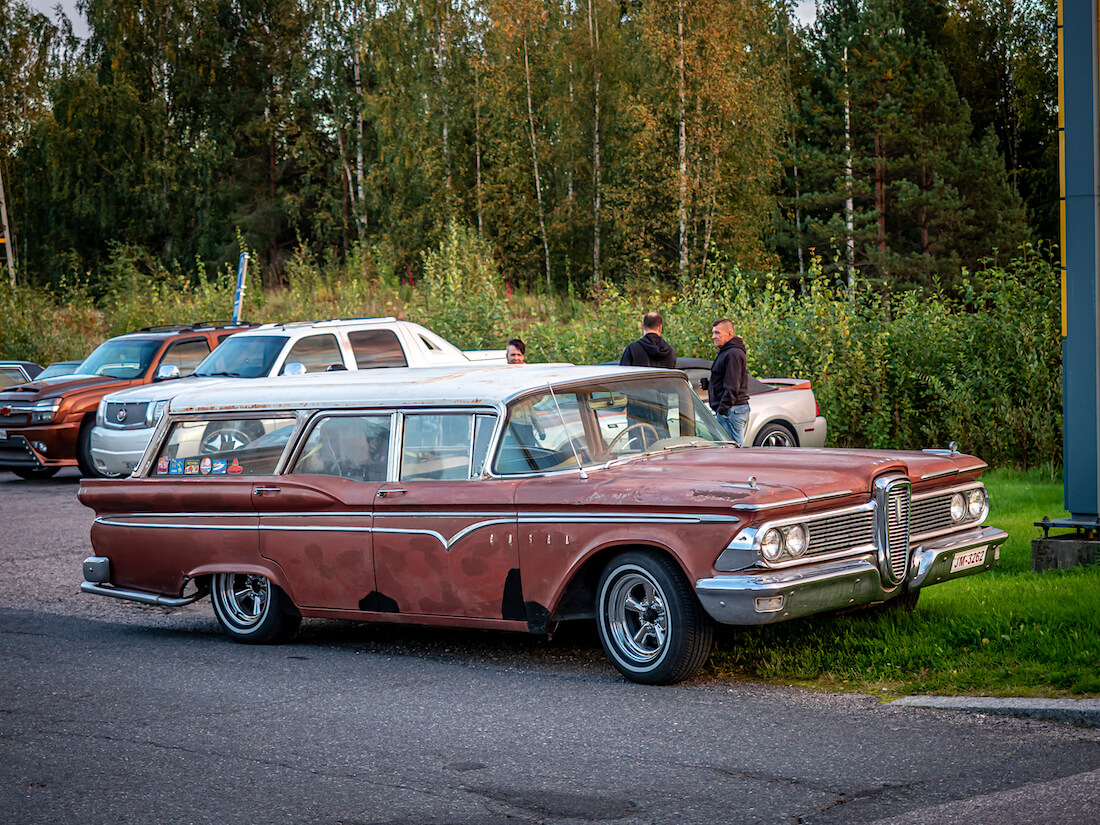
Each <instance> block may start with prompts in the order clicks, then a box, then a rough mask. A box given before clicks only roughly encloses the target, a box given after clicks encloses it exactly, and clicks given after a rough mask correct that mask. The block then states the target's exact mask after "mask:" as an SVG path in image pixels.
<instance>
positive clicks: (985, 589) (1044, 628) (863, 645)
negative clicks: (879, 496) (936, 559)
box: [710, 470, 1100, 698]
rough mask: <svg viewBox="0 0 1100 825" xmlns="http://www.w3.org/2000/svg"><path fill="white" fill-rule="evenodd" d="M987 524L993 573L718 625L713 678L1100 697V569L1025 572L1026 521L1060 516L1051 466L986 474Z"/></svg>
mask: <svg viewBox="0 0 1100 825" xmlns="http://www.w3.org/2000/svg"><path fill="white" fill-rule="evenodd" d="M986 483H987V486H988V488H989V490H990V496H991V501H992V504H991V513H990V516H989V519H988V523H990V524H993V525H995V526H997V527H1000V528H1002V529H1005V530H1007V531H1008V533H1009V536H1010V538H1009V541H1008V542H1007V543H1006V544H1005V546H1004V548H1003V549H1002V554H1001V566H1000V569H999V570H996V571H994V572H991V573H985V574H982V575H978V576H973V577H969V578H964V579H957V580H955V581H951V582H946V583H944V584H939V585H935V586H932V587H928V588H926V589H925V590H924V592H923V593H922V594H921V598H920V603H919V604H918V606H917V608H916V610H914V611H912V612H905V611H903V610H898V609H895V608H892V607H890V606H881V607H877V608H872V609H869V610H860V611H854V612H850V613H844V614H839V615H829V616H817V617H812V618H807V619H798V620H794V621H790V622H785V623H782V624H777V625H772V626H767V627H747V628H725V629H723V631H722V632H721V634H720V636H719V644H718V648H717V650H716V651H715V654H714V655H713V656H712V657H711V663H710V667H711V669H712V670H713V675H716V676H725V677H734V678H736V677H744V678H754V679H762V680H765V681H769V682H776V683H784V684H800V685H804V686H809V687H814V688H820V689H824V690H845V691H854V692H860V693H877V694H880V695H883V696H884V697H889V698H893V697H894V696H897V695H900V694H914V693H917V694H920V693H924V694H942V695H983V696H1024V697H1078V698H1080V697H1097V696H1100V567H1081V568H1076V569H1074V570H1068V571H1052V572H1046V573H1032V572H1031V540H1032V539H1033V538H1037V537H1038V536H1040V535H1041V531H1040V530H1039V528H1037V527H1035V526H1034V522H1035V521H1038V520H1040V519H1041V518H1042V517H1043V516H1050V517H1052V518H1055V517H1058V516H1061V515H1063V514H1064V512H1065V511H1064V510H1063V509H1062V484H1061V479H1060V478H1059V477H1057V476H1053V475H1052V474H1051V473H1050V472H1049V471H1047V472H1045V473H1044V472H1043V471H1038V470H1033V471H1029V472H1019V471H996V472H990V473H988V474H987V476H986Z"/></svg>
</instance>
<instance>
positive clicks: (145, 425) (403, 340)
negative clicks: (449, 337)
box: [91, 318, 506, 478]
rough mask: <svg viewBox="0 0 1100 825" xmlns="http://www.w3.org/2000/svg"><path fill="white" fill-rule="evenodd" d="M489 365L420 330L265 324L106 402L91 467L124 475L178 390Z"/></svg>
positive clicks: (342, 323) (371, 324) (385, 324)
mask: <svg viewBox="0 0 1100 825" xmlns="http://www.w3.org/2000/svg"><path fill="white" fill-rule="evenodd" d="M487 362H488V363H498V364H504V363H506V359H505V356H504V350H473V351H471V350H467V351H463V350H460V349H458V348H457V347H456V346H454V345H453V344H451V343H450V342H448V341H446V340H444V339H443V338H440V337H439V336H438V335H436V334H435V333H434V332H432V331H431V330H429V329H425V328H424V327H422V326H420V325H419V324H414V323H411V322H409V321H398V320H397V319H396V318H357V319H351V320H333V321H320V322H316V323H313V322H300V323H291V324H264V325H262V326H259V327H254V328H252V329H249V330H246V331H244V332H238V333H236V334H235V335H232V336H230V337H229V338H227V339H226V340H225V341H224V342H223V343H222V344H220V345H219V346H217V347H216V348H215V349H214V350H213V351H212V352H211V353H210V355H208V356H207V357H206V359H205V360H204V361H203V362H202V363H201V364H199V365H198V366H197V367H196V368H195V371H194V373H192V374H191V375H189V376H187V377H186V378H180V377H179V373H178V371H176V372H175V373H174V374H173V371H172V368H171V367H162V368H161V370H162V371H163V374H161V373H159V372H158V375H157V381H156V382H155V383H153V384H146V385H144V386H141V387H134V388H133V389H129V390H122V391H120V392H115V393H111V394H110V395H106V396H104V397H103V400H102V401H101V402H100V404H99V409H98V411H97V413H96V423H95V427H94V428H93V429H92V433H91V455H92V464H93V466H94V469H95V471H96V473H98V474H99V475H101V476H102V477H104V478H111V477H116V476H121V475H128V474H129V473H130V472H131V471H132V470H133V469H134V467H136V466H137V464H138V462H139V461H140V460H141V456H142V454H143V453H144V452H145V447H146V446H147V445H148V443H149V439H150V438H151V437H152V435H153V431H154V430H155V429H156V426H157V422H158V421H159V420H160V417H161V416H162V415H163V414H164V409H165V407H166V406H167V405H168V402H169V401H171V400H172V398H174V397H175V396H176V395H177V394H179V393H181V392H184V391H189V390H199V389H203V388H205V387H212V386H215V385H218V384H221V383H223V382H225V381H230V380H238V379H242V378H263V377H268V376H276V375H301V374H303V373H307V372H323V371H334V370H365V369H378V368H382V367H437V366H461V365H464V364H470V363H478V364H485V363H487ZM168 379H173V380H168ZM291 386H293V385H292V384H288V389H290V387H291ZM255 435H257V434H253V433H246V432H236V431H231V428H218V427H213V428H211V429H210V431H209V432H207V433H205V434H204V436H203V444H204V445H205V446H206V447H208V448H209V449H211V450H218V449H224V448H225V447H226V446H227V445H229V444H232V443H234V442H241V441H243V442H245V443H247V442H248V441H251V440H252V438H253V437H254V436H255Z"/></svg>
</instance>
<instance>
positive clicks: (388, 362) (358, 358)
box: [348, 329, 409, 370]
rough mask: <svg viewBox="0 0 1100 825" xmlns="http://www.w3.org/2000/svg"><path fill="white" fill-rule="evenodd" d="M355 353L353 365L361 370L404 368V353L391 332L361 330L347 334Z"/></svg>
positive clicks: (405, 361) (406, 364) (385, 330)
mask: <svg viewBox="0 0 1100 825" xmlns="http://www.w3.org/2000/svg"><path fill="white" fill-rule="evenodd" d="M348 341H349V342H351V349H352V351H353V352H354V353H355V365H356V366H357V367H358V368H359V369H361V370H371V369H377V368H379V367H406V366H408V363H409V362H408V361H407V360H406V359H405V351H404V350H403V349H401V342H400V341H398V340H397V336H396V335H395V334H394V332H393V330H389V329H361V330H357V331H355V332H349V333H348Z"/></svg>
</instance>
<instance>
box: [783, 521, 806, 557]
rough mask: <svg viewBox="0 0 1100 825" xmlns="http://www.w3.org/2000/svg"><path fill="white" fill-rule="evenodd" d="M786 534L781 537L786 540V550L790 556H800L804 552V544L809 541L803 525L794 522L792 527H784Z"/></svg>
mask: <svg viewBox="0 0 1100 825" xmlns="http://www.w3.org/2000/svg"><path fill="white" fill-rule="evenodd" d="M785 532H786V535H785V536H784V537H783V538H784V539H785V540H786V545H787V552H788V553H790V554H791V555H792V556H801V555H802V554H803V553H805V552H806V546H807V545H808V544H809V543H810V534H809V533H808V532H807V531H806V528H805V526H804V525H801V524H795V525H794V526H792V527H788V528H787V529H786V531H785Z"/></svg>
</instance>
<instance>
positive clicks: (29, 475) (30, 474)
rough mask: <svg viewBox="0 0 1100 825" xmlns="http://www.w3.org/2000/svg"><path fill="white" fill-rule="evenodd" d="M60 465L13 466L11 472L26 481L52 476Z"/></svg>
mask: <svg viewBox="0 0 1100 825" xmlns="http://www.w3.org/2000/svg"><path fill="white" fill-rule="evenodd" d="M60 469H61V468H60V467H35V468H33V469H32V468H30V467H13V468H12V472H13V473H15V474H16V475H17V476H19V477H20V478H23V479H26V480H27V481H40V480H42V479H45V478H53V477H54V476H55V475H57V473H58V471H59V470H60Z"/></svg>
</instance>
